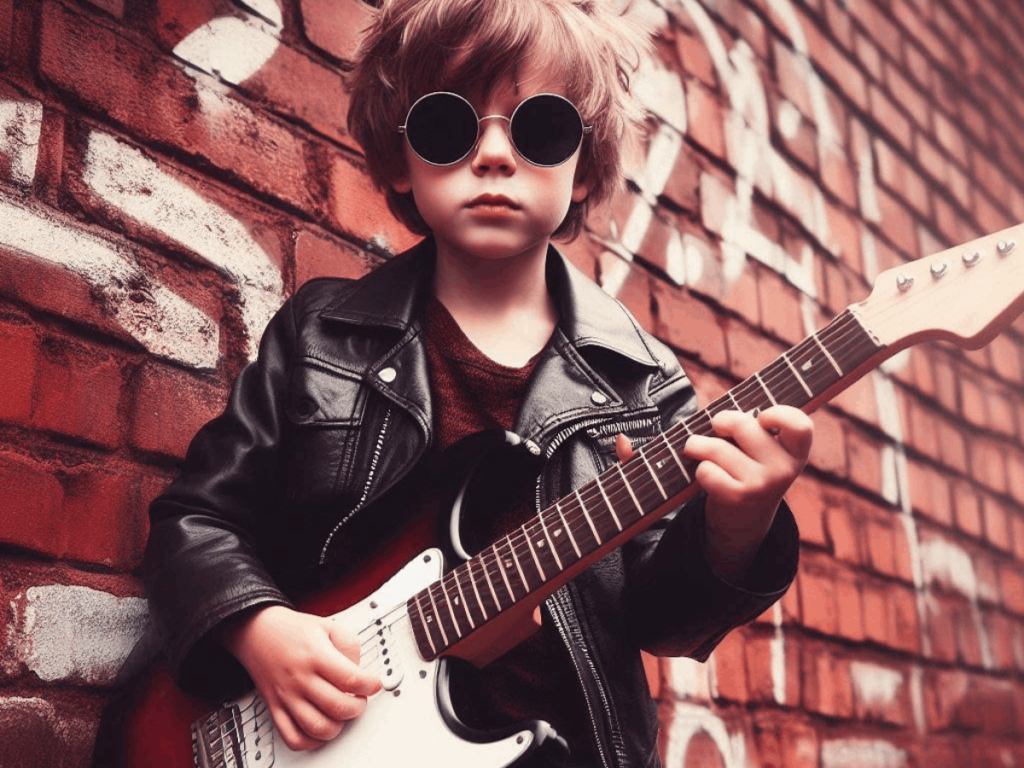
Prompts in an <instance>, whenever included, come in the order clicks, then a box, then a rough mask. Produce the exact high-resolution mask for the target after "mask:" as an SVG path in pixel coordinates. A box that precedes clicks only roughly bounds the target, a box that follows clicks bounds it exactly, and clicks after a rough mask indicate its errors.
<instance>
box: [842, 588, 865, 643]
mask: <svg viewBox="0 0 1024 768" xmlns="http://www.w3.org/2000/svg"><path fill="white" fill-rule="evenodd" d="M859 581H860V580H859V578H858V576H857V574H856V573H854V572H853V571H844V572H843V573H841V574H840V575H839V578H837V579H836V585H835V586H836V603H837V604H838V606H839V636H840V637H843V638H845V639H847V640H852V641H853V642H855V643H859V642H861V641H863V640H864V601H863V599H862V597H861V587H860V583H859Z"/></svg>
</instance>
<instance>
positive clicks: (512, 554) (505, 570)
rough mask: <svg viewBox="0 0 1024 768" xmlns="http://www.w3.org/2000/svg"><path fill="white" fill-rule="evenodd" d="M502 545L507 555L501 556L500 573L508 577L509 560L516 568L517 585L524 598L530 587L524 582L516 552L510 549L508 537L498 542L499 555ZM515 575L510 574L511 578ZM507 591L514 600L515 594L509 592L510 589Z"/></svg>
mask: <svg viewBox="0 0 1024 768" xmlns="http://www.w3.org/2000/svg"><path fill="white" fill-rule="evenodd" d="M502 544H504V545H505V546H506V547H507V548H508V555H505V554H501V560H500V564H501V566H502V572H503V573H505V575H506V576H507V575H508V571H509V568H510V567H511V566H509V560H511V561H512V563H513V564H514V565H515V567H516V573H518V574H519V583H520V585H521V586H522V588H523V596H524V597H525V596H526V595H527V594H528V593H529V592H530V587H529V583H528V582H527V581H526V575H525V574H524V573H523V568H522V566H521V565H519V558H518V557H517V556H516V551H515V549H514V548H513V547H512V542H511V541H510V540H509V538H508V536H506V537H505V538H503V539H502V540H501V541H500V542H499V544H498V550H499V553H500V552H501V545H502ZM506 558H507V559H506ZM515 575H516V574H515V573H513V574H512V576H515ZM509 581H510V582H511V580H509ZM509 589H510V592H511V595H512V597H513V598H514V597H515V592H514V591H511V587H510V588H509Z"/></svg>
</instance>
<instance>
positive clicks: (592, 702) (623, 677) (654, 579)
mask: <svg viewBox="0 0 1024 768" xmlns="http://www.w3.org/2000/svg"><path fill="white" fill-rule="evenodd" d="M433 253H434V251H433V243H432V242H431V241H430V240H427V241H425V242H424V243H421V244H420V245H419V246H417V247H415V248H413V249H412V250H411V251H410V252H407V253H406V254H403V255H401V256H399V257H396V258H394V259H392V260H391V261H389V262H388V263H386V264H385V265H383V266H381V267H380V268H378V269H377V270H376V271H374V272H373V273H371V274H370V275H368V276H367V277H366V278H364V279H362V280H359V281H346V280H335V279H324V280H315V281H312V282H310V283H308V284H307V285H305V286H303V288H302V289H301V290H299V291H298V292H297V293H296V295H295V296H293V297H292V298H291V299H290V300H289V301H288V302H287V303H286V304H285V306H284V307H283V308H282V309H281V311H280V312H279V313H278V314H277V315H276V317H275V318H274V319H273V320H272V322H271V323H270V325H269V326H268V328H267V330H266V332H265V334H264V337H263V339H262V342H261V346H260V352H259V357H258V359H257V360H256V362H254V363H252V364H251V365H249V366H248V367H246V368H245V369H244V370H243V371H242V373H241V374H240V375H239V377H238V379H237V381H236V384H235V387H234V389H233V391H232V394H231V399H230V402H229V404H228V406H227V408H226V410H225V412H224V413H223V415H221V416H220V417H218V418H217V419H215V420H213V421H212V422H210V423H209V424H208V425H207V426H205V427H204V428H203V429H202V430H201V431H200V432H199V434H198V435H197V436H196V438H195V440H194V441H193V443H192V445H191V447H190V449H189V452H188V455H187V457H186V460H185V462H184V466H183V470H182V473H181V475H180V477H179V478H178V480H176V481H175V482H174V483H173V484H172V485H171V487H170V488H169V489H168V490H167V491H166V493H165V494H164V495H163V496H161V497H160V498H159V499H157V500H156V501H155V502H154V503H153V505H152V507H151V532H150V539H149V545H148V548H147V553H146V561H145V575H146V582H147V588H148V593H149V597H150V606H151V610H152V613H153V616H154V620H155V624H156V627H157V630H158V632H159V633H160V634H161V635H162V637H163V642H164V644H165V646H166V648H167V650H168V654H169V657H170V661H171V664H172V667H173V669H174V670H175V673H176V675H177V677H178V680H179V682H180V684H181V685H182V687H183V688H185V689H186V690H187V691H190V692H192V693H196V694H205V695H207V696H210V697H222V696H225V695H233V694H234V693H235V691H234V690H233V688H234V687H235V686H237V685H239V684H242V683H244V673H242V672H241V668H240V667H239V666H238V665H237V663H236V662H234V660H233V659H231V658H230V657H228V655H227V654H226V652H224V651H223V650H221V649H220V647H219V646H218V645H217V644H216V643H215V642H214V641H213V640H212V639H211V630H213V628H214V627H216V625H218V624H219V623H220V622H222V621H223V620H225V619H226V618H229V617H231V616H234V615H237V614H238V613H239V612H241V611H244V610H246V609H249V608H252V607H254V606H257V605H261V604H273V603H281V604H290V603H291V598H292V597H294V595H295V593H296V592H299V591H301V590H303V589H304V588H305V587H306V586H309V585H312V584H315V583H316V582H317V581H318V580H321V579H322V577H323V575H324V574H325V573H328V572H329V571H330V569H331V567H332V566H333V567H337V566H338V565H339V563H338V560H339V559H340V560H344V559H345V558H348V557H351V553H352V552H353V551H356V550H355V549H354V548H353V546H352V545H353V541H352V540H353V539H358V540H359V541H362V540H365V539H366V538H367V537H386V536H388V535H389V533H393V531H394V523H393V521H392V522H389V521H375V520H372V519H366V518H372V517H373V515H372V514H368V515H365V516H363V517H361V516H360V512H361V511H363V510H366V509H367V507H369V506H370V504H371V502H373V501H374V499H376V498H378V497H379V496H380V495H381V494H382V493H383V492H384V491H385V490H387V489H388V488H390V487H392V486H394V485H395V484H396V483H397V482H398V481H399V480H400V479H401V478H402V477H404V476H405V475H406V474H407V473H408V472H409V470H410V468H412V467H413V465H414V464H416V462H417V461H418V459H419V458H420V457H421V456H423V455H424V452H425V451H426V450H427V448H428V446H430V445H431V441H432V435H433V424H434V417H433V414H432V412H431V399H430V387H429V381H428V371H427V362H426V356H425V353H424V345H423V340H422V336H421V324H420V317H421V314H422V312H421V309H422V306H423V304H422V302H423V298H424V296H425V292H426V291H428V290H429V289H430V283H431V279H430V278H431V275H432V265H433ZM548 281H549V287H550V289H551V290H552V292H553V294H554V295H555V297H556V303H557V306H558V308H559V313H560V320H559V323H558V327H557V329H556V330H555V333H554V335H553V337H552V339H551V342H550V343H549V344H548V346H547V348H546V349H545V350H544V352H543V353H542V357H541V359H540V360H539V362H538V364H537V367H536V369H535V373H534V376H533V380H532V383H531V388H530V390H529V392H528V394H527V397H526V399H525V401H524V402H523V404H522V406H521V410H520V414H519V417H518V424H517V427H516V432H517V433H518V434H519V435H520V436H521V437H522V438H523V439H524V440H525V441H530V443H532V444H533V446H536V447H539V449H540V451H541V452H542V455H543V456H544V457H545V458H546V463H545V465H544V469H543V472H542V475H541V478H540V481H539V484H538V486H537V488H538V490H537V494H536V495H537V503H538V504H540V505H541V508H545V507H547V506H548V505H550V504H551V503H552V502H553V501H554V500H556V499H557V498H559V497H561V496H562V495H565V494H566V493H568V492H570V491H571V489H572V488H573V487H575V486H577V485H579V484H581V483H582V482H584V481H585V480H587V479H589V478H591V477H592V476H593V475H594V474H596V473H597V472H598V471H599V470H601V469H603V468H604V467H605V466H607V465H608V464H609V463H610V462H612V461H613V460H614V446H613V440H614V435H615V434H616V433H618V432H624V433H626V434H627V435H628V436H630V437H631V438H634V439H635V440H637V441H641V442H642V440H643V438H644V437H649V436H650V435H651V434H653V432H654V430H656V429H659V428H661V427H662V426H663V425H668V424H669V423H671V422H673V421H675V420H677V419H680V418H682V417H684V416H685V415H687V414H688V413H690V412H692V411H693V410H694V408H695V397H694V391H693V388H692V387H691V385H690V382H689V380H688V379H687V377H686V376H685V374H684V373H683V372H682V370H681V369H680V367H679V365H678V362H677V361H676V359H675V357H674V355H673V354H672V353H671V352H670V351H669V350H668V349H667V348H666V347H665V346H664V345H662V344H661V343H659V342H658V341H657V340H655V339H654V338H653V337H651V336H650V335H648V334H647V333H645V332H644V331H643V330H642V329H641V328H640V327H639V326H638V325H637V323H636V321H635V320H634V319H633V318H632V316H631V315H629V313H628V312H627V311H626V310H625V309H624V308H623V307H622V306H621V305H620V304H619V303H618V302H617V301H615V300H614V299H612V298H610V297H609V296H608V295H607V294H606V293H605V292H603V291H602V290H601V289H600V288H598V287H597V286H595V285H594V284H593V283H592V282H591V281H589V280H588V279H587V278H586V277H584V276H582V275H580V274H579V273H578V272H577V271H576V270H575V269H574V268H573V267H571V265H569V264H568V263H567V262H566V261H565V260H564V258H563V257H562V256H561V255H560V254H558V252H557V251H556V250H555V249H554V248H552V249H551V251H550V253H549V257H548ZM703 531H704V520H703V507H702V501H701V497H697V498H695V499H694V500H693V501H691V502H690V503H689V504H687V505H686V506H684V507H683V509H682V510H681V511H678V512H677V513H673V514H672V515H670V516H668V517H667V518H665V519H664V520H663V521H661V522H659V523H658V524H656V525H655V526H653V527H652V528H650V529H648V530H647V531H645V532H643V533H642V534H640V535H639V536H637V537H635V538H634V539H633V540H632V541H630V542H629V543H627V544H626V545H625V546H623V547H621V548H620V549H618V550H616V551H615V552H613V553H612V554H611V555H609V556H607V557H606V558H604V559H603V560H600V561H598V562H597V563H596V564H594V565H593V566H592V567H591V568H590V569H588V570H587V571H585V572H584V573H582V574H581V575H580V576H579V577H577V578H576V579H575V580H573V581H572V582H570V583H569V584H567V585H566V586H565V587H563V588H562V589H560V590H559V591H558V592H556V593H555V594H554V595H553V596H552V597H550V598H549V599H548V601H547V602H546V604H545V608H546V617H547V620H549V621H552V622H553V623H554V626H555V627H556V628H557V629H558V633H559V635H560V636H561V637H562V638H563V640H564V641H565V644H566V646H567V649H568V651H569V653H570V655H571V657H572V660H573V662H574V665H575V668H576V670H577V672H578V676H579V679H580V684H581V686H582V689H583V692H584V694H585V699H586V702H587V704H588V708H589V710H590V715H591V720H592V722H593V728H594V732H595V737H596V740H597V747H598V748H597V752H598V755H599V757H600V759H601V762H602V764H603V765H605V766H606V768H612V767H613V766H615V767H617V768H634V767H639V766H654V765H658V756H657V745H656V732H657V716H656V710H655V707H654V704H653V703H652V702H651V699H650V695H649V692H648V688H647V683H646V678H645V675H644V670H643V666H642V663H641V659H640V654H639V650H640V649H645V650H647V651H650V652H653V653H656V654H662V655H688V656H692V657H695V658H698V659H701V660H703V659H706V658H707V656H708V654H709V653H710V652H711V650H712V649H713V648H714V646H715V645H716V644H717V643H718V642H719V640H720V639H721V638H722V637H723V635H725V633H726V632H727V631H728V630H729V629H731V628H732V627H734V626H736V625H738V624H740V623H743V622H745V621H748V620H750V619H751V618H753V617H754V616H756V615H757V614H759V613H760V612H762V611H763V610H765V609H766V608H767V607H768V606H769V605H770V604H771V603H772V602H774V601H775V600H776V599H778V598H779V597H780V596H781V595H782V593H783V592H784V591H785V589H786V588H787V587H788V586H789V583H790V581H791V580H792V578H793V577H794V575H795V571H796V561H797V532H796V526H795V523H794V521H793V518H792V515H791V514H790V512H789V511H788V509H785V508H783V509H782V510H781V511H780V513H779V514H778V515H777V516H776V521H775V523H774V525H773V527H772V529H771V531H770V533H769V536H768V539H766V541H765V543H764V545H763V546H762V548H761V550H760V553H759V555H758V561H757V563H756V564H755V567H754V568H753V569H752V571H751V577H750V578H748V580H747V583H748V584H750V583H754V584H756V585H757V587H756V591H750V590H748V589H743V588H741V587H738V586H735V585H732V584H729V583H727V582H725V581H723V580H722V579H721V578H719V577H718V576H716V575H715V573H714V572H713V570H712V569H711V568H710V566H709V564H708V562H707V559H706V557H705V555H704V550H703V540H704V539H703ZM359 541H357V542H356V543H357V544H358V543H359ZM341 565H342V566H343V565H344V564H343V563H341Z"/></svg>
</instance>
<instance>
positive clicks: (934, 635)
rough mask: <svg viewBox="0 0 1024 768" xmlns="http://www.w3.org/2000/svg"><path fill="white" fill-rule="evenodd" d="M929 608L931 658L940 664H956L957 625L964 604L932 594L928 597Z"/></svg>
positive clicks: (928, 629) (954, 599) (957, 600)
mask: <svg viewBox="0 0 1024 768" xmlns="http://www.w3.org/2000/svg"><path fill="white" fill-rule="evenodd" d="M928 606H929V609H928V613H927V624H928V628H927V631H928V639H929V643H930V644H929V648H930V650H929V657H930V658H931V659H934V660H935V661H938V662H946V663H950V664H952V663H955V662H956V660H957V631H956V625H957V620H958V617H959V616H960V614H961V611H962V609H963V607H964V602H963V600H961V599H959V598H956V597H952V596H949V595H939V594H935V593H932V594H930V595H929V596H928Z"/></svg>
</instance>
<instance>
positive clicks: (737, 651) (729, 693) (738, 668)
mask: <svg viewBox="0 0 1024 768" xmlns="http://www.w3.org/2000/svg"><path fill="white" fill-rule="evenodd" d="M745 647H746V638H745V636H744V630H743V629H742V628H741V629H737V630H734V631H732V632H730V633H729V634H728V635H726V636H725V639H724V640H722V642H721V643H719V644H718V646H716V648H715V651H714V663H715V678H714V679H715V688H716V689H717V691H716V692H717V698H718V699H719V700H723V699H724V700H725V701H734V702H739V703H741V704H746V703H747V702H748V701H749V700H750V692H749V690H748V688H747V669H746V661H745Z"/></svg>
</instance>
